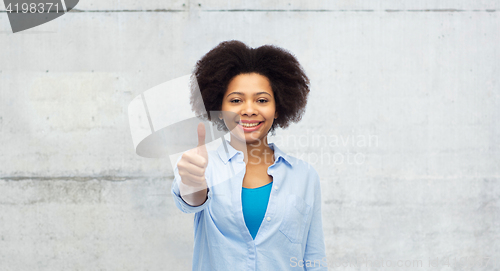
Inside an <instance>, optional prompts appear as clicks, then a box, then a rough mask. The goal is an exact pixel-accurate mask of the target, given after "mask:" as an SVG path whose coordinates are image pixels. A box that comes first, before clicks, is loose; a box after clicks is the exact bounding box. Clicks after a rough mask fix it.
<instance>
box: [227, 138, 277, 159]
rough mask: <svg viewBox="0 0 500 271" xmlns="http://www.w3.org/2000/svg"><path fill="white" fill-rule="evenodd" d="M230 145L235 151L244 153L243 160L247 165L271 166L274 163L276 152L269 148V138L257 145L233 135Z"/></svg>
mask: <svg viewBox="0 0 500 271" xmlns="http://www.w3.org/2000/svg"><path fill="white" fill-rule="evenodd" d="M230 144H231V146H232V147H233V148H234V149H236V150H238V151H241V152H243V155H244V158H243V160H244V161H245V164H247V165H262V164H266V165H267V164H269V165H271V164H273V163H274V151H273V149H271V147H269V145H268V143H267V137H265V138H264V139H263V140H260V141H257V142H255V143H247V142H244V141H241V140H238V139H236V138H235V137H233V135H231V142H230Z"/></svg>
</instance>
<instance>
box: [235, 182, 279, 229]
mask: <svg viewBox="0 0 500 271" xmlns="http://www.w3.org/2000/svg"><path fill="white" fill-rule="evenodd" d="M272 184H273V182H270V183H268V184H266V185H263V186H260V187H256V188H246V187H243V189H242V191H241V205H242V208H243V217H244V219H245V224H246V225H247V228H248V230H249V231H250V234H251V235H252V238H253V239H255V236H256V235H257V232H258V231H259V227H260V224H262V220H263V219H264V216H265V215H266V209H267V203H268V202H269V194H270V193H271V188H272V187H273V186H272Z"/></svg>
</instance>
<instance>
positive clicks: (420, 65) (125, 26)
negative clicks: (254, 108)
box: [0, 0, 500, 271]
mask: <svg viewBox="0 0 500 271" xmlns="http://www.w3.org/2000/svg"><path fill="white" fill-rule="evenodd" d="M2 8H4V7H3V6H2ZM499 12H500V2H498V1H439V3H438V2H437V1H396V0H393V1H338V2H334V1H308V2H307V4H304V3H303V1H275V2H273V3H272V4H269V3H267V2H266V1H257V2H252V3H249V2H243V1H211V2H205V1H191V2H188V1H149V2H137V1H111V2H109V1H108V2H106V3H104V2H102V1H81V2H80V3H79V4H78V6H77V7H76V9H75V10H74V11H72V12H70V13H68V14H65V15H64V16H62V17H60V18H58V19H56V20H54V21H51V22H49V23H47V24H44V25H41V26H38V27H36V28H33V29H29V30H26V31H23V32H20V33H16V34H12V32H11V29H10V26H9V21H8V18H7V15H6V13H5V12H2V13H0V48H1V49H2V50H0V142H1V143H2V144H1V148H0V150H1V152H0V270H16V271H17V270H51V271H52V270H190V268H191V257H192V246H193V235H192V234H193V229H192V219H193V216H192V215H187V214H183V213H181V212H180V211H179V210H177V209H176V207H175V205H174V202H173V199H172V198H171V196H170V184H171V181H172V179H171V178H172V169H171V166H170V165H169V164H168V161H166V159H146V158H141V157H138V156H137V155H135V153H134V150H133V144H132V139H131V136H130V130H129V127H128V119H127V112H126V109H127V106H128V103H129V102H130V101H131V100H132V99H133V98H134V97H135V96H137V95H139V94H140V93H142V92H143V91H145V90H147V89H149V88H151V87H153V86H156V85H158V84H160V83H163V82H165V81H167V80H170V79H174V78H177V77H180V76H183V75H185V74H188V73H190V71H191V69H192V67H193V66H194V64H195V62H196V60H197V59H199V58H200V57H201V56H202V55H203V54H205V53H206V52H207V51H208V50H210V49H211V48H213V47H214V46H215V45H217V44H218V43H219V42H220V41H223V40H228V39H239V40H242V41H244V42H246V43H247V44H249V45H250V46H260V45H263V44H267V43H272V44H276V45H279V46H282V47H284V48H286V49H288V50H290V51H291V52H292V53H294V54H295V55H296V56H297V58H298V59H299V61H300V62H301V63H302V65H303V66H304V68H305V70H306V73H307V74H308V75H309V77H310V79H311V88H312V92H311V95H310V98H309V104H308V107H307V112H306V114H305V116H304V118H303V120H302V121H301V122H300V123H298V124H295V125H292V126H291V127H290V128H289V129H287V130H280V131H277V135H276V136H275V137H274V138H272V139H271V140H272V141H275V142H276V143H277V144H278V145H279V146H280V148H282V149H283V150H285V151H287V152H288V153H290V154H292V155H295V156H297V157H300V158H302V159H304V160H307V161H309V162H310V163H311V164H313V165H314V167H315V168H316V169H317V170H318V172H319V174H320V176H321V181H322V183H321V184H322V189H323V192H322V196H323V226H324V230H325V237H326V244H327V255H328V260H329V261H330V263H331V265H330V269H331V270H337V269H339V270H402V269H404V270H468V269H467V264H466V262H465V260H472V259H476V260H479V259H480V260H482V261H483V264H484V263H485V262H486V261H487V259H485V258H489V261H488V263H487V266H486V267H484V266H483V267H478V266H477V264H476V265H475V266H473V268H472V270H499V269H500V262H499V260H498V256H497V255H500V243H499V237H500V202H499V198H500V166H499V165H500V163H499V162H500V141H499V138H500V123H499V119H500V82H499V80H498V75H499V74H500V49H499V47H498V44H500V38H499V35H498V33H500V18H499ZM172 110H175V108H173V109H172ZM364 257H366V258H367V259H369V260H372V261H377V260H382V259H383V260H384V264H385V265H384V266H383V267H376V266H371V265H370V264H369V265H368V266H366V265H361V266H360V265H359V264H358V266H354V265H352V264H351V265H350V266H348V267H343V266H340V267H339V266H335V265H334V263H337V264H341V263H343V261H346V260H350V261H351V262H352V261H354V259H355V258H358V259H360V258H364ZM436 257H438V258H439V260H440V262H439V264H438V266H437V267H433V266H429V264H431V263H432V262H431V260H433V259H435V258H436ZM463 257H468V258H465V260H464V258H463ZM446 259H449V264H450V266H447V265H445V263H446V262H445V261H444V260H446ZM387 260H391V261H392V264H393V266H392V267H387V265H388V264H387V263H386V261H387ZM415 260H421V262H422V266H421V267H419V266H415V265H414V264H413V261H415ZM459 260H461V262H459ZM397 261H401V262H400V263H403V264H404V263H405V261H410V262H412V265H411V266H406V267H401V266H400V267H394V266H396V265H397V264H398V262H397ZM358 263H359V261H358ZM372 263H373V262H372ZM469 270H470V269H469Z"/></svg>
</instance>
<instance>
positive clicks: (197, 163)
mask: <svg viewBox="0 0 500 271" xmlns="http://www.w3.org/2000/svg"><path fill="white" fill-rule="evenodd" d="M207 166H208V153H207V147H206V146H205V125H204V124H203V123H201V122H200V124H198V146H197V147H196V148H194V149H191V150H189V151H187V152H185V153H184V154H182V157H181V160H179V163H177V168H178V170H179V175H180V176H181V182H182V183H184V184H185V185H188V186H191V187H193V188H194V187H196V188H200V189H205V188H206V187H207V182H206V179H205V170H206V168H207Z"/></svg>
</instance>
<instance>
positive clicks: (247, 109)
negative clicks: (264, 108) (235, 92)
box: [241, 101, 257, 116]
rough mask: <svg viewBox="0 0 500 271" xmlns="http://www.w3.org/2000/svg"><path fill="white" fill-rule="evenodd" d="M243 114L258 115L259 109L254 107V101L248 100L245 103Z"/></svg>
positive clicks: (242, 109)
mask: <svg viewBox="0 0 500 271" xmlns="http://www.w3.org/2000/svg"><path fill="white" fill-rule="evenodd" d="M241 115H247V116H251V115H257V110H256V109H255V108H254V104H253V103H252V101H247V102H246V103H244V104H243V106H242V108H241Z"/></svg>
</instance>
